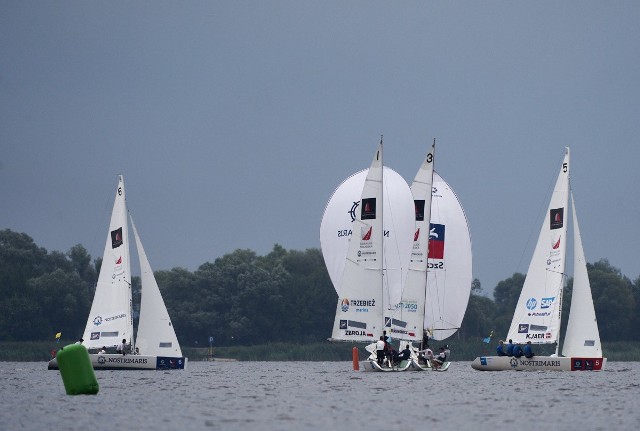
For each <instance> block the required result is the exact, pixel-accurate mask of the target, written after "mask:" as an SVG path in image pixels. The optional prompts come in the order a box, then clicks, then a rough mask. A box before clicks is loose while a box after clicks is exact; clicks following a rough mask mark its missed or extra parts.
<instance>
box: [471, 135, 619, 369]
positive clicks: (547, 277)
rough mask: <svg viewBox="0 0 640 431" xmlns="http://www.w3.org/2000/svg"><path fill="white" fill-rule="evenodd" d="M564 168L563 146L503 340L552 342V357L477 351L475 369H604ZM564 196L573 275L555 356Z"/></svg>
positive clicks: (562, 277) (566, 165)
mask: <svg viewBox="0 0 640 431" xmlns="http://www.w3.org/2000/svg"><path fill="white" fill-rule="evenodd" d="M569 167H570V164H569V148H566V152H565V156H564V159H563V162H562V165H561V167H560V173H559V174H558V179H557V180H556V184H555V187H554V190H553V195H552V197H551V201H550V203H549V207H548V209H547V214H548V219H547V218H546V217H545V220H544V222H543V225H542V229H541V231H540V236H539V237H538V242H537V244H536V248H535V250H534V253H533V257H532V259H531V263H530V265H529V270H528V271H527V276H526V279H525V282H524V285H523V287H522V291H521V293H520V298H519V299H518V303H517V305H516V309H515V312H514V315H513V320H512V322H511V326H510V328H509V333H508V335H507V339H511V340H513V342H514V343H518V344H523V343H527V342H531V344H533V345H540V344H555V345H556V353H555V354H554V355H552V356H538V355H536V356H533V357H532V358H525V357H520V358H515V357H509V356H482V357H478V358H476V359H475V360H474V361H473V362H472V364H471V366H472V367H473V368H474V369H476V370H485V371H500V370H554V371H575V370H602V369H604V366H605V364H606V358H603V357H602V347H601V344H600V335H599V332H598V324H597V321H596V315H595V310H594V307H593V299H592V297H591V287H590V285H589V278H588V276H587V266H586V261H585V258H584V250H583V247H582V239H581V237H580V229H579V227H578V219H577V216H576V209H575V204H574V202H573V194H572V193H571V191H570V185H569ZM569 195H571V209H572V213H573V217H572V218H573V234H574V243H573V245H574V264H573V268H574V279H573V293H572V299H571V307H570V311H569V318H568V323H567V331H566V334H565V340H564V345H563V349H562V354H563V355H564V356H558V346H559V341H560V334H559V332H560V318H561V311H562V289H563V287H564V282H565V257H566V252H567V223H566V220H565V218H566V216H567V213H568V203H569ZM534 352H535V349H534Z"/></svg>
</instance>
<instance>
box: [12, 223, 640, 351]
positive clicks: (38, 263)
mask: <svg viewBox="0 0 640 431" xmlns="http://www.w3.org/2000/svg"><path fill="white" fill-rule="evenodd" d="M101 263H102V262H101V259H100V258H98V259H92V258H91V256H90V255H89V253H88V252H87V250H86V249H85V248H84V247H83V246H82V245H79V244H78V245H75V246H74V247H72V248H71V249H70V250H69V251H68V252H66V253H62V252H59V251H52V252H48V251H47V250H45V249H44V248H42V247H38V246H37V245H36V244H35V243H34V241H33V239H32V238H31V237H29V236H28V235H27V234H24V233H16V232H13V231H11V230H9V229H5V230H2V231H0V341H43V340H51V339H53V337H54V334H55V333H57V332H62V334H63V338H64V339H68V340H72V339H75V338H78V337H79V336H80V335H81V334H82V332H83V330H84V325H85V324H86V321H87V316H88V313H89V309H90V306H91V301H92V299H93V292H94V290H95V285H96V282H97V277H98V272H99V270H100V265H101ZM587 269H588V272H589V279H590V281H591V289H592V295H593V299H594V305H595V309H596V315H597V318H598V325H599V328H600V336H601V338H602V339H603V340H605V341H607V342H612V341H638V340H640V334H639V333H638V328H640V277H639V278H637V279H636V280H635V281H631V280H630V279H629V278H628V277H626V276H624V275H622V273H621V271H620V270H619V269H617V268H615V267H614V266H612V265H611V264H610V263H609V262H608V261H607V260H600V261H598V262H595V263H592V264H588V265H587ZM155 276H156V280H157V282H158V285H159V287H160V290H161V292H162V296H163V298H164V301H165V304H166V306H167V309H168V310H169V314H170V315H171V319H172V321H173V323H174V328H175V330H176V333H177V336H178V339H179V340H180V343H181V345H184V346H185V347H186V346H191V347H195V346H200V347H204V346H208V340H209V337H213V338H214V345H215V346H233V345H257V344H265V343H277V342H294V343H301V344H306V343H312V342H318V341H323V340H326V339H327V338H328V337H329V336H330V334H331V329H332V326H333V319H334V315H335V307H336V303H337V299H338V297H337V294H336V293H335V290H334V288H333V285H332V284H331V280H330V279H329V275H328V273H327V270H326V267H325V264H324V260H323V258H322V254H321V252H320V250H319V249H313V248H312V249H307V250H305V251H296V250H286V249H284V248H283V247H282V246H280V245H275V246H274V247H273V249H272V250H271V251H270V252H269V253H268V254H266V255H264V256H258V255H257V254H256V253H255V252H253V251H251V250H242V249H238V250H235V251H234V252H232V253H229V254H226V255H224V256H222V257H220V258H218V259H216V260H215V261H214V262H206V263H204V264H202V265H201V266H200V267H199V268H198V269H196V270H195V271H193V272H192V271H189V270H187V269H184V268H173V269H171V270H162V271H156V272H155ZM524 277H525V276H524V275H523V274H519V273H515V274H513V275H512V276H511V277H509V278H507V279H505V280H503V281H500V282H499V283H498V285H497V286H495V289H494V291H493V298H489V297H488V296H485V295H484V294H483V288H482V286H481V283H480V281H479V280H477V279H475V280H474V281H473V284H472V293H471V296H470V299H469V305H468V307H467V311H466V314H465V318H464V321H463V323H462V327H461V328H460V330H459V331H458V334H457V337H459V338H461V339H463V340H473V339H474V338H477V339H478V340H481V339H482V338H484V337H486V336H488V335H489V333H490V332H491V331H493V333H494V334H496V336H500V335H502V334H506V332H507V330H508V327H509V324H510V322H511V317H512V314H513V310H514V309H515V305H516V302H517V300H518V297H519V295H520V290H521V288H522V284H523V283H524ZM571 285H572V279H569V280H568V283H567V286H566V287H565V292H564V300H563V308H565V307H569V304H570V298H571ZM132 286H133V293H134V317H135V315H136V312H137V310H138V309H139V303H140V302H139V295H140V279H139V278H138V277H133V279H132ZM567 310H568V308H567ZM134 323H135V319H134ZM563 324H566V322H564V321H563Z"/></svg>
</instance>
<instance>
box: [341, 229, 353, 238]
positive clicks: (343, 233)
mask: <svg viewBox="0 0 640 431" xmlns="http://www.w3.org/2000/svg"><path fill="white" fill-rule="evenodd" d="M352 234H353V232H351V229H342V230H339V231H338V238H342V237H343V236H351V235H352Z"/></svg>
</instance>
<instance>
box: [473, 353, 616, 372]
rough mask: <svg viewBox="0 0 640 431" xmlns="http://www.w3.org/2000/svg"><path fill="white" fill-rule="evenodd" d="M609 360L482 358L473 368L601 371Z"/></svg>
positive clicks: (544, 357) (490, 369)
mask: <svg viewBox="0 0 640 431" xmlns="http://www.w3.org/2000/svg"><path fill="white" fill-rule="evenodd" d="M606 362H607V358H577V357H555V356H534V357H533V358H525V357H521V358H515V357H510V356H480V357H477V358H476V359H474V360H473V362H472V363H471V368H473V369H474V370H480V371H508V370H515V371H601V370H604V367H605V364H606Z"/></svg>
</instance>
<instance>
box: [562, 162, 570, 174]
mask: <svg viewBox="0 0 640 431" xmlns="http://www.w3.org/2000/svg"><path fill="white" fill-rule="evenodd" d="M568 170H569V165H568V164H567V163H563V164H562V172H567V171H568Z"/></svg>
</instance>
